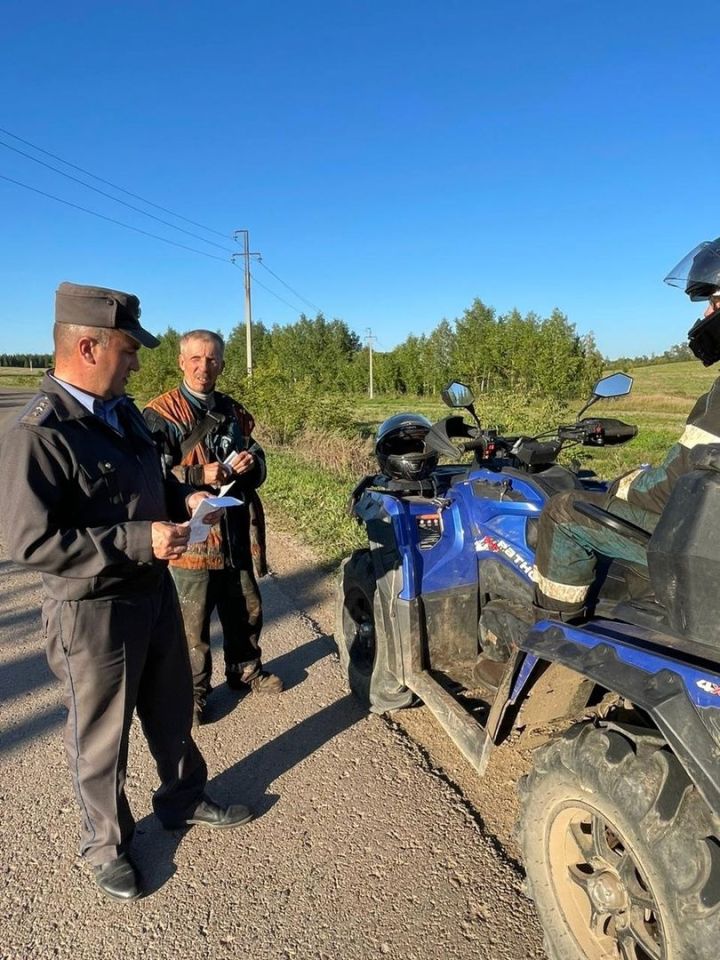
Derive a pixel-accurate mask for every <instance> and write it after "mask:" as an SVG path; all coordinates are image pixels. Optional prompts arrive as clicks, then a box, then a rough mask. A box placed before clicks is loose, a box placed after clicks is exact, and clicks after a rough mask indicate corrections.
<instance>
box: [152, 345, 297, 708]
mask: <svg viewBox="0 0 720 960" xmlns="http://www.w3.org/2000/svg"><path fill="white" fill-rule="evenodd" d="M224 346H225V345H224V342H223V340H222V337H220V336H218V334H216V333H213V332H212V331H210V330H192V331H190V332H189V333H186V334H184V335H183V336H182V337H181V339H180V356H179V359H178V362H179V365H180V369H181V370H182V372H183V382H182V383H181V384H180V386H179V387H176V388H175V389H173V390H170V391H168V392H167V393H164V394H162V395H161V396H159V397H156V398H155V399H154V400H151V401H150V403H149V404H148V405H147V407H146V408H145V410H144V411H143V416H144V417H145V421H146V423H147V425H148V427H149V428H150V430H151V431H152V432H153V434H154V435H155V437H156V438H157V439H158V442H159V443H160V445H161V447H162V449H163V451H164V454H165V459H166V463H167V465H168V467H169V468H171V469H172V471H173V473H174V474H175V476H176V477H178V479H180V480H182V481H183V482H185V483H189V484H191V485H192V486H193V487H194V488H195V489H197V490H204V491H207V492H211V493H216V492H217V491H218V489H219V488H221V487H222V488H223V489H224V490H225V492H226V493H227V494H228V495H229V496H235V497H237V498H238V499H240V500H242V501H243V503H244V505H243V506H241V507H234V508H232V509H230V510H227V511H226V512H225V514H224V516H223V518H222V520H221V521H220V523H218V524H216V525H215V526H213V527H212V529H211V531H210V534H209V536H208V538H207V540H206V541H205V542H204V543H197V544H192V545H191V546H190V547H189V549H188V550H187V551H186V552H185V553H184V554H183V555H182V556H181V557H178V558H177V559H174V560H172V561H171V562H170V569H171V573H172V576H173V579H174V580H175V585H176V587H177V591H178V596H179V598H180V605H181V608H182V613H183V621H184V624H185V634H186V636H187V641H188V649H189V652H190V662H191V666H192V672H193V686H194V696H195V721H196V723H201V722H202V721H203V720H204V719H205V717H206V714H205V706H206V700H207V697H208V695H209V693H210V690H211V683H210V680H211V675H212V661H211V655H210V618H211V616H212V613H213V610H215V609H217V612H218V617H219V619H220V623H221V626H222V631H223V653H224V659H225V676H226V680H227V683H228V686H229V687H230V688H231V689H234V690H238V691H241V692H255V693H280V692H281V691H282V689H283V685H282V681H281V680H280V678H279V677H277V676H275V675H274V674H270V673H268V672H267V671H265V670H263V668H262V660H261V649H260V631H261V629H262V600H261V596H260V590H259V588H258V584H257V580H256V579H255V569H254V568H257V571H258V574H263V573H266V572H267V566H266V561H265V531H264V518H263V512H262V504H261V503H260V498H259V497H258V495H257V492H256V491H257V488H258V487H259V486H260V485H261V484H262V483H263V481H264V480H265V474H266V468H265V454H264V453H263V450H262V448H261V447H260V445H259V444H258V443H257V442H256V441H255V440H254V438H253V436H252V433H253V429H254V426H255V421H254V420H253V418H252V416H251V415H250V414H249V413H248V411H247V410H246V409H245V407H244V406H243V405H242V404H240V403H238V402H237V401H236V400H233V398H232V397H229V396H228V395H227V394H225V393H221V392H220V391H219V390H216V389H215V385H216V383H217V379H218V377H219V376H220V374H221V373H222V370H223V366H224V359H223V354H224Z"/></svg>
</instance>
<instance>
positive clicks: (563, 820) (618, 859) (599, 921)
mask: <svg viewBox="0 0 720 960" xmlns="http://www.w3.org/2000/svg"><path fill="white" fill-rule="evenodd" d="M548 863H549V866H550V878H551V883H552V886H553V892H554V895H555V900H556V902H557V905H558V909H559V911H560V913H561V914H562V915H563V917H564V920H565V923H566V924H567V926H568V928H569V930H570V932H571V933H572V936H573V937H574V938H575V940H576V941H577V943H578V946H579V947H580V949H581V951H582V956H583V957H586V958H587V960H667V954H666V950H665V940H664V936H663V931H662V923H661V919H660V912H659V910H658V907H657V901H656V898H655V896H654V895H653V892H652V889H651V888H650V886H649V884H648V882H647V879H646V877H645V876H644V874H643V873H642V871H641V870H640V867H639V866H638V863H637V858H636V857H635V856H634V854H633V852H632V850H631V849H630V847H629V845H628V844H627V843H626V842H625V840H624V839H623V837H622V835H621V834H620V833H619V832H618V831H617V830H616V828H615V827H613V825H612V824H610V822H609V821H607V820H606V819H605V818H604V817H603V816H601V815H600V814H599V813H598V811H597V810H594V809H592V808H591V807H588V806H585V805H583V804H580V803H574V804H573V805H571V806H566V807H563V808H562V809H561V810H560V812H559V813H558V814H557V815H556V816H555V819H554V820H553V822H552V824H551V827H550V831H549V834H548Z"/></svg>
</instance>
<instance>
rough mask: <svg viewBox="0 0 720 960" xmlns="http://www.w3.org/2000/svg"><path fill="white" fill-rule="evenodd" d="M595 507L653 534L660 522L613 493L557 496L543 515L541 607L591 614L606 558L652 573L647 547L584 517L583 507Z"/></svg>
mask: <svg viewBox="0 0 720 960" xmlns="http://www.w3.org/2000/svg"><path fill="white" fill-rule="evenodd" d="M580 500H583V501H585V502H586V503H594V504H597V506H599V507H602V508H603V509H604V510H608V511H609V512H610V513H614V514H615V515H616V516H618V517H622V518H624V519H625V520H629V521H630V522H631V523H634V524H636V525H637V526H638V527H642V528H643V529H644V530H647V531H648V532H652V530H653V529H654V528H655V525H656V524H657V522H658V519H659V516H658V514H656V513H651V512H649V511H648V510H642V509H640V508H638V507H631V506H629V505H628V504H627V503H626V502H625V501H624V500H618V499H617V498H616V497H613V496H611V495H610V494H607V493H591V492H589V491H584V490H569V491H567V492H563V493H558V494H555V495H554V496H553V497H551V498H550V500H549V501H548V503H547V506H546V507H545V509H544V510H543V512H542V514H541V515H540V523H539V527H538V544H537V551H536V556H535V576H536V580H535V602H536V604H537V605H538V606H539V607H542V608H543V609H545V610H548V611H552V610H554V611H558V612H561V613H563V614H570V615H572V614H575V613H581V612H582V611H583V610H584V609H585V605H586V600H587V597H588V593H589V592H590V587H591V586H592V585H593V583H594V581H595V578H596V575H597V570H598V563H599V560H600V558H601V557H606V558H608V559H613V560H614V559H617V560H624V561H625V562H627V563H632V564H635V565H636V566H638V567H639V568H641V570H645V571H647V553H646V550H645V548H644V547H643V546H641V545H640V544H638V543H635V542H633V541H632V540H629V539H628V538H627V537H624V536H622V535H621V534H618V533H615V532H614V531H613V530H609V529H608V528H607V527H606V526H603V525H602V524H600V523H598V522H597V521H594V520H591V519H590V518H589V517H586V516H585V515H584V514H581V513H579V512H578V511H577V510H576V509H575V508H574V506H573V504H574V503H575V502H577V501H580Z"/></svg>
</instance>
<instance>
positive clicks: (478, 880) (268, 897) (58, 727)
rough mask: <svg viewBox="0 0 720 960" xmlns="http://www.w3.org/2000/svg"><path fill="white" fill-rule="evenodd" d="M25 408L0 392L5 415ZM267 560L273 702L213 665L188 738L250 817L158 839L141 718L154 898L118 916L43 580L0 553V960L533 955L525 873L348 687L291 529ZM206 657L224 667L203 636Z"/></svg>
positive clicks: (139, 855)
mask: <svg viewBox="0 0 720 960" xmlns="http://www.w3.org/2000/svg"><path fill="white" fill-rule="evenodd" d="M23 396H24V397H25V398H26V399H27V396H28V395H27V393H25V394H22V393H21V392H19V391H18V392H15V396H14V398H13V397H9V395H8V392H4V393H0V421H1V420H2V418H3V417H5V416H7V415H8V414H9V413H10V412H11V411H12V409H13V407H14V406H15V405H16V403H17V402H18V401H20V400H22V397H23ZM22 402H25V401H24V400H22ZM0 429H1V423H0ZM5 455H8V454H5ZM9 455H12V454H11V452H10V454H9ZM270 560H271V565H272V567H273V570H274V573H273V575H271V576H270V577H267V578H265V579H264V580H263V581H262V590H263V596H264V601H265V610H266V628H265V631H264V634H263V647H264V659H265V662H266V665H267V666H268V668H269V669H271V670H272V671H274V672H276V673H278V674H279V675H280V676H281V677H282V678H283V679H284V681H285V683H286V686H287V690H286V692H285V693H284V694H283V695H282V696H280V697H269V696H262V695H250V696H247V697H245V698H244V699H240V700H238V698H237V696H236V695H233V694H232V693H231V692H230V691H228V690H227V688H226V687H225V685H224V684H223V683H222V675H221V672H219V671H217V672H216V677H215V679H216V682H217V688H216V690H215V692H214V693H213V695H212V697H211V699H210V707H211V721H212V722H210V723H208V724H207V725H205V726H203V727H201V728H200V730H199V731H198V735H197V740H198V743H199V745H200V747H201V749H202V750H203V752H204V754H205V757H206V759H207V761H208V766H209V768H210V771H211V778H212V779H211V785H210V789H211V792H212V794H213V795H214V796H215V797H217V798H218V799H220V800H223V801H226V802H230V801H233V800H241V801H243V802H248V803H250V804H252V806H253V807H255V809H256V810H257V812H258V817H257V819H256V820H255V821H253V822H252V823H251V824H249V825H248V826H246V827H244V828H242V829H240V830H235V831H230V832H225V833H212V832H210V831H205V832H203V831H202V829H200V828H195V829H193V830H190V831H187V832H185V833H182V832H166V831H163V830H162V829H161V828H160V825H159V823H158V822H157V820H156V819H155V818H154V816H153V815H152V813H151V805H150V797H151V792H152V790H153V788H154V786H155V785H156V775H155V772H154V769H153V764H152V761H151V758H150V756H149V753H148V751H147V749H146V746H145V744H144V741H143V738H142V734H141V731H140V730H139V728H138V726H137V723H136V724H135V725H134V729H133V733H132V741H131V755H130V766H129V772H130V775H129V781H128V785H127V787H128V795H129V797H130V801H131V804H132V807H133V810H134V813H135V817H136V819H137V821H138V829H137V833H136V837H135V839H134V841H133V855H134V857H135V859H136V861H137V863H138V865H139V867H140V869H141V871H142V874H143V877H144V879H145V882H146V885H147V886H148V887H149V891H150V893H149V895H148V896H147V897H146V898H144V899H143V900H141V901H138V902H137V903H135V904H132V905H118V904H114V903H112V902H110V901H107V900H105V899H103V898H102V897H101V895H100V894H99V893H98V892H97V890H96V888H95V886H94V884H93V882H92V879H91V876H90V873H89V871H88V869H87V868H86V866H85V865H84V864H83V863H82V862H81V861H80V860H79V858H78V857H77V810H76V806H75V802H74V799H73V797H72V792H71V788H70V781H69V776H68V773H67V770H66V767H65V761H64V756H63V752H62V744H61V732H62V724H63V709H62V707H61V705H60V695H59V694H60V691H59V685H58V683H57V682H56V681H55V679H54V678H53V677H52V675H51V673H50V671H49V669H48V667H47V664H46V662H45V657H44V653H43V643H42V638H41V633H40V622H39V615H38V610H39V606H40V603H41V587H40V583H39V578H38V577H37V576H36V575H35V574H31V573H28V572H26V571H23V570H21V569H20V568H19V567H17V566H15V565H14V564H12V563H10V562H8V561H7V560H5V559H2V558H1V557H0V571H1V572H2V575H3V580H2V582H3V590H2V595H1V597H0V853H1V858H0V864H1V866H0V958H2V960H40V958H43V960H44V958H68V960H70V958H72V960H83V958H88V960H90V958H92V960H98V958H102V960H105V958H110V960H115V958H117V960H135V958H158V960H167V958H183V960H195V958H197V960H200V958H203V960H226V958H227V960H230V958H240V957H245V956H250V957H252V958H253V960H262V958H290V960H311V958H312V960H315V958H317V960H340V958H342V960H366V958H368V960H369V958H373V957H389V958H395V960H439V958H441V957H442V958H467V960H471V958H472V960H523V958H533V957H537V958H542V957H544V953H543V951H542V946H541V942H542V937H541V933H540V930H539V927H538V923H537V919H536V917H535V914H534V911H533V907H532V904H531V903H530V902H529V901H528V900H527V899H526V898H525V897H524V896H523V894H522V889H521V888H522V871H521V868H520V867H519V865H518V864H517V862H516V861H515V859H514V858H513V856H512V854H511V853H508V852H506V850H505V849H504V847H503V844H502V843H501V842H499V841H498V840H497V838H496V837H494V836H492V835H489V834H488V833H486V831H485V828H484V823H485V814H486V813H487V811H483V810H480V809H477V808H476V807H475V806H474V805H473V803H472V802H471V800H469V799H468V797H467V795H466V794H465V793H463V791H462V790H461V789H460V788H459V787H458V786H457V784H456V783H454V782H453V780H452V778H451V777H448V776H447V774H446V773H445V772H444V771H442V770H440V769H438V768H437V767H436V766H435V765H434V764H433V763H432V762H430V761H429V760H428V754H427V751H426V750H425V749H424V748H423V746H422V744H418V743H416V742H414V741H413V739H412V738H411V737H409V736H408V735H407V734H406V733H404V732H403V731H402V730H401V729H399V728H398V726H397V725H396V724H394V723H392V721H390V722H388V721H386V720H383V719H381V718H378V717H375V716H368V715H367V714H365V713H364V711H363V710H362V709H361V708H360V707H359V706H358V704H357V703H356V702H355V701H354V700H353V699H352V698H351V697H350V696H349V695H348V694H347V693H346V691H345V690H344V687H343V683H342V679H341V676H340V671H339V667H338V663H337V657H336V656H335V654H334V648H333V645H332V642H331V639H330V637H329V636H328V634H327V629H328V626H327V611H328V609H329V606H330V605H331V596H330V594H331V590H332V585H331V584H330V583H329V582H328V579H327V577H324V576H322V575H321V574H320V573H319V572H318V570H317V568H316V567H315V566H314V565H313V563H312V561H311V560H309V559H308V557H307V554H306V553H305V552H304V551H303V549H302V548H301V547H300V546H299V545H297V544H295V543H294V541H293V540H292V538H290V537H288V536H286V535H279V534H273V533H271V543H270ZM214 649H215V661H216V666H218V667H219V666H220V665H221V660H222V655H221V653H220V652H219V638H218V635H217V630H216V631H215V635H214Z"/></svg>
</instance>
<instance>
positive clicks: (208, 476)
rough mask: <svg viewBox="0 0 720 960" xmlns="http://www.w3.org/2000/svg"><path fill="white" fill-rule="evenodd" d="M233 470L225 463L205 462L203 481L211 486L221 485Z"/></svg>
mask: <svg viewBox="0 0 720 960" xmlns="http://www.w3.org/2000/svg"><path fill="white" fill-rule="evenodd" d="M231 472H232V471H231V470H230V468H229V467H226V466H225V464H224V463H204V464H203V483H205V484H207V485H208V486H209V487H221V486H222V485H223V484H224V483H226V482H227V481H228V479H229V477H230V474H231Z"/></svg>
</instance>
